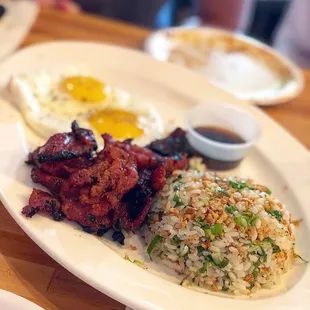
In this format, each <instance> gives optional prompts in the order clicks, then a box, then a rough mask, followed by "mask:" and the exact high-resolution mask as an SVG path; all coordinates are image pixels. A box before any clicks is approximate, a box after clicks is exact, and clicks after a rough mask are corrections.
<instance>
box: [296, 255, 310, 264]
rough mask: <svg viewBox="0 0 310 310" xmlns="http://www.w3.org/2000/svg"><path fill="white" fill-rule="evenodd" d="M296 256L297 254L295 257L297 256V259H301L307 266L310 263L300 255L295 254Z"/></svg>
mask: <svg viewBox="0 0 310 310" xmlns="http://www.w3.org/2000/svg"><path fill="white" fill-rule="evenodd" d="M294 254H295V256H296V257H297V258H299V259H300V260H302V261H303V262H304V263H306V264H308V263H309V261H308V260H306V259H304V258H302V257H301V256H300V255H298V254H296V253H294Z"/></svg>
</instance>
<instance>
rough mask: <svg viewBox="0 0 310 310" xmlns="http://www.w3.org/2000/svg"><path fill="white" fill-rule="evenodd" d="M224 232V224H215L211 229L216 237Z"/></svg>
mask: <svg viewBox="0 0 310 310" xmlns="http://www.w3.org/2000/svg"><path fill="white" fill-rule="evenodd" d="M222 231H223V225H222V224H219V223H217V224H214V225H213V226H212V228H211V232H212V234H213V235H214V236H216V235H220V234H221V233H222Z"/></svg>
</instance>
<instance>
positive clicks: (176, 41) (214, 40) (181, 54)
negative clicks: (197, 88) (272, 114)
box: [145, 27, 304, 105]
mask: <svg viewBox="0 0 310 310" xmlns="http://www.w3.org/2000/svg"><path fill="white" fill-rule="evenodd" d="M145 50H146V51H147V52H148V53H149V54H150V55H152V56H153V57H155V58H156V59H158V60H163V61H171V62H174V63H178V64H181V65H183V66H185V67H187V68H189V69H192V70H194V71H195V72H197V73H200V74H202V75H204V76H206V77H207V78H208V79H209V80H210V81H211V82H212V83H214V84H215V85H217V86H219V87H221V88H223V89H225V90H227V91H229V92H231V93H233V94H234V95H236V96H237V97H238V98H241V99H246V100H250V101H253V102H254V103H256V104H258V105H272V104H279V103H285V102H287V101H289V100H291V99H293V98H294V97H296V96H297V95H298V94H299V93H300V92H301V90H302V89H303V87H304V80H303V74H302V72H301V71H300V70H299V69H298V68H297V67H296V66H295V65H294V64H293V63H292V62H291V61H290V60H288V59H287V58H286V57H283V56H282V55H280V54H279V53H278V52H276V50H274V49H272V48H270V47H268V46H267V45H265V44H263V43H261V42H259V41H257V40H254V39H252V38H250V37H247V36H244V35H241V34H234V33H231V32H228V31H224V30H220V29H216V28H210V27H200V28H193V29H191V28H178V27H176V28H169V29H165V30H160V31H157V32H155V33H153V34H152V35H151V36H150V37H149V38H148V39H147V40H146V41H145Z"/></svg>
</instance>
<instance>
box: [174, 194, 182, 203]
mask: <svg viewBox="0 0 310 310" xmlns="http://www.w3.org/2000/svg"><path fill="white" fill-rule="evenodd" d="M172 200H173V201H175V202H179V201H180V200H181V198H180V196H178V195H174V196H173V199H172Z"/></svg>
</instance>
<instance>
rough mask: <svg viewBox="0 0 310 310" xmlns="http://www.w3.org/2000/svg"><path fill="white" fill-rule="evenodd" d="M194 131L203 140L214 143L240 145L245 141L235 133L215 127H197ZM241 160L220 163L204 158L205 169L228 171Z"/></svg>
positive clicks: (219, 161)
mask: <svg viewBox="0 0 310 310" xmlns="http://www.w3.org/2000/svg"><path fill="white" fill-rule="evenodd" d="M194 130H195V131H196V132H198V133H199V134H200V135H202V136H203V137H205V138H208V139H210V140H213V141H215V142H220V143H227V144H242V143H245V142H246V141H245V140H244V139H243V138H241V137H240V136H239V135H238V134H236V133H235V132H233V131H231V130H229V129H225V128H221V127H216V126H199V127H195V128H194ZM241 160H242V159H240V160H236V161H222V160H218V159H214V158H210V157H204V162H205V163H206V165H207V167H208V168H209V169H212V170H230V169H234V168H236V167H237V166H238V165H239V164H240V162H241Z"/></svg>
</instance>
